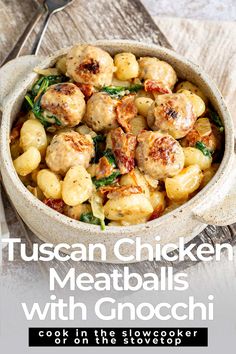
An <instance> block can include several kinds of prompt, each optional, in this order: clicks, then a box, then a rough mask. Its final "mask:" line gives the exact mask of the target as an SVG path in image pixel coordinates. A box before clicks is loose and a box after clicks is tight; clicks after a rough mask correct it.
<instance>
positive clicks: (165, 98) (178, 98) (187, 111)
mask: <svg viewBox="0 0 236 354" xmlns="http://www.w3.org/2000/svg"><path fill="white" fill-rule="evenodd" d="M196 119H197V117H196V116H195V114H194V113H193V106H192V103H191V102H190V100H189V99H188V98H187V97H186V95H184V94H183V93H173V94H166V95H159V96H157V98H156V100H155V102H153V104H152V106H151V107H150V109H149V111H148V117H147V122H148V125H149V127H150V128H151V129H153V130H162V131H163V132H166V133H168V134H170V135H172V136H173V137H174V138H175V139H180V138H183V137H184V136H185V135H187V134H188V132H189V131H190V130H191V129H192V128H193V125H194V123H195V121H196Z"/></svg>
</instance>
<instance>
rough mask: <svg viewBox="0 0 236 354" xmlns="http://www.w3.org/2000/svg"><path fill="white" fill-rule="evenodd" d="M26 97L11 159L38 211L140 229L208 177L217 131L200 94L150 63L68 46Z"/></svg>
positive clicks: (215, 159)
mask: <svg viewBox="0 0 236 354" xmlns="http://www.w3.org/2000/svg"><path fill="white" fill-rule="evenodd" d="M35 71H36V73H38V75H39V77H38V79H37V81H36V82H35V83H34V84H33V86H32V87H31V90H30V91H29V92H28V93H27V94H26V96H25V101H24V103H23V105H22V109H21V111H20V113H19V114H18V117H17V119H16V122H15V124H14V126H13V128H12V131H11V136H10V141H11V142H10V147H11V154H12V159H13V163H14V166H15V169H16V172H17V173H18V175H19V178H20V179H21V181H22V182H23V183H24V185H25V186H26V187H27V189H28V190H29V191H30V192H31V193H32V194H33V195H34V196H35V197H37V198H38V199H40V200H41V201H42V202H43V203H45V204H46V205H47V206H48V207H50V208H53V209H55V210H56V211H57V212H60V213H62V214H64V215H66V216H68V217H71V218H73V219H76V220H78V221H82V222H85V223H90V224H95V225H100V227H101V229H102V230H104V228H105V227H106V225H107V226H108V227H109V226H126V225H133V224H139V223H145V222H148V221H151V220H154V219H156V218H158V217H160V216H161V215H163V214H165V213H168V212H169V211H171V210H173V209H175V208H177V207H178V206H180V205H181V204H183V203H185V202H186V201H188V200H189V199H190V198H192V197H193V196H194V195H195V194H196V193H197V192H198V191H199V190H201V189H202V188H203V187H204V186H205V185H206V184H207V183H208V182H209V181H210V179H211V178H212V177H213V175H214V174H215V172H216V171H217V169H218V166H219V162H220V160H221V157H222V152H223V151H222V150H223V138H224V134H223V131H224V128H223V125H222V123H221V120H220V118H219V116H218V114H217V113H216V112H215V111H214V110H213V109H212V108H211V106H210V104H209V102H208V99H207V97H205V95H204V93H203V92H201V91H200V89H199V88H198V87H197V86H195V85H194V84H193V83H191V82H189V81H179V82H178V78H177V75H176V72H175V70H174V68H173V67H172V66H171V65H169V64H168V63H167V62H165V61H162V60H159V59H158V58H154V57H141V58H137V57H136V56H135V55H134V54H132V53H118V54H116V55H115V56H114V58H112V57H111V56H110V54H109V53H108V52H106V51H104V50H102V49H101V48H98V47H95V46H91V45H86V44H83V45H76V46H74V47H73V48H72V49H70V50H69V52H68V54H67V55H66V56H63V57H60V58H59V59H58V61H57V63H56V65H55V67H53V68H48V69H35Z"/></svg>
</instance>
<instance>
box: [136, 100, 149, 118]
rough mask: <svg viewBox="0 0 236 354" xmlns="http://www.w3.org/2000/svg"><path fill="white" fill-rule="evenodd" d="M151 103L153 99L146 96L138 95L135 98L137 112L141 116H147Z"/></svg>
mask: <svg viewBox="0 0 236 354" xmlns="http://www.w3.org/2000/svg"><path fill="white" fill-rule="evenodd" d="M152 104H153V100H152V99H151V98H148V97H138V98H136V100H135V105H136V107H137V110H138V113H139V114H140V115H141V116H143V117H147V116H148V111H149V109H150V107H151V105H152Z"/></svg>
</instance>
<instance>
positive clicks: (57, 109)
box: [41, 82, 85, 127]
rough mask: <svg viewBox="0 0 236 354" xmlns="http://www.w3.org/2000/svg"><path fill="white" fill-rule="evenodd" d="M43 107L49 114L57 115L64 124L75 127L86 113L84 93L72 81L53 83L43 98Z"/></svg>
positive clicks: (45, 112) (46, 113)
mask: <svg viewBox="0 0 236 354" xmlns="http://www.w3.org/2000/svg"><path fill="white" fill-rule="evenodd" d="M41 107H42V108H43V110H44V114H45V115H47V116H49V117H50V116H56V117H57V119H58V120H59V121H60V122H61V123H62V125H63V126H68V127H74V126H76V125H77V124H79V123H80V122H81V120H82V118H83V115H84V113H85V100H84V95H83V94H82V92H81V91H80V89H79V88H78V87H77V86H76V85H75V84H72V83H69V82H66V83H62V84H56V85H52V86H50V87H49V88H48V90H47V91H46V92H45V94H44V95H43V96H42V99H41Z"/></svg>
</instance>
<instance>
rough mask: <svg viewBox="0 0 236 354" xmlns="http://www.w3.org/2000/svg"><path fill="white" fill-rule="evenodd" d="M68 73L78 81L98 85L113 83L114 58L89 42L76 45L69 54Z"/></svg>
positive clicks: (67, 61)
mask: <svg viewBox="0 0 236 354" xmlns="http://www.w3.org/2000/svg"><path fill="white" fill-rule="evenodd" d="M66 67H67V75H68V76H70V77H71V78H72V79H73V80H75V81H76V82H79V83H82V84H91V85H94V86H96V87H102V86H107V85H110V84H111V81H112V75H113V72H114V64H113V59H112V57H111V56H110V54H108V53H107V52H105V51H104V50H103V49H101V48H97V47H93V46H91V45H87V44H80V45H77V46H74V47H73V48H72V49H71V50H70V51H69V52H68V54H67V59H66Z"/></svg>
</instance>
